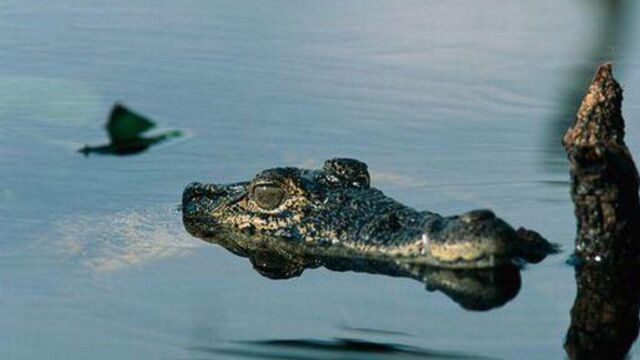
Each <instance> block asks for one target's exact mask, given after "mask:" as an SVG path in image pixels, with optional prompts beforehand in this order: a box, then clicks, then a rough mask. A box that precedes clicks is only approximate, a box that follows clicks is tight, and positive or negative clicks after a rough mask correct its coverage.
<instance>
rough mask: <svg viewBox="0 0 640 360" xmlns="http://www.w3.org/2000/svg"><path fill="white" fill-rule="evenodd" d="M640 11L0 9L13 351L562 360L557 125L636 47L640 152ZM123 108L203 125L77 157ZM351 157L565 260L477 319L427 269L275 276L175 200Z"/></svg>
mask: <svg viewBox="0 0 640 360" xmlns="http://www.w3.org/2000/svg"><path fill="white" fill-rule="evenodd" d="M639 11H640V10H639V9H638V6H637V5H630V6H628V7H627V8H625V10H624V11H621V12H618V13H619V14H621V15H620V16H622V18H620V17H616V18H614V20H613V21H612V20H611V16H610V15H608V14H611V11H610V10H607V8H606V7H604V6H602V5H601V4H600V2H596V1H581V0H568V1H560V2H558V1H537V2H531V1H529V2H524V1H517V2H516V1H514V2H509V3H508V4H507V3H505V2H503V1H497V0H496V1H482V2H479V1H462V0H460V1H446V2H445V1H431V2H418V1H416V2H409V1H402V2H397V1H394V2H382V1H367V2H365V1H322V2H298V1H290V2H287V1H279V2H264V1H226V2H223V1H217V2H210V1H183V2H168V1H136V2H133V3H132V2H129V1H112V2H102V3H91V4H89V3H86V4H83V3H79V2H73V1H58V2H56V3H55V4H53V3H51V2H44V1H30V2H28V3H26V2H20V1H3V2H0V49H1V50H0V79H1V81H0V122H1V126H0V357H1V358H3V359H4V358H7V359H47V358H50V359H58V358H91V359H102V358H104V359H140V358H163V359H183V358H203V359H217V358H235V359H243V358H269V357H270V358H277V359H286V358H293V359H296V358H303V359H316V358H317V359H326V358H335V359H343V358H363V359H364V358H367V359H368V358H373V357H372V355H371V354H370V353H367V351H369V350H371V349H373V350H374V351H375V353H376V356H378V357H379V358H395V357H401V356H402V357H403V358H447V357H449V358H450V357H458V358H460V357H462V358H465V357H466V358H469V357H470V356H476V357H488V358H501V359H514V358H518V359H524V358H528V359H553V358H562V357H563V356H564V355H563V354H564V352H563V349H562V343H563V337H564V335H565V333H566V330H567V327H568V325H569V309H570V307H571V304H572V302H573V298H574V296H575V284H574V271H573V268H571V267H569V266H567V265H565V263H564V262H565V259H566V258H567V257H568V255H569V250H570V249H571V246H572V243H573V237H574V231H575V222H574V219H573V215H572V204H571V202H570V199H569V189H568V182H567V180H568V174H567V171H566V170H565V169H564V168H563V166H562V164H563V162H562V161H560V160H559V159H562V155H561V149H560V147H559V139H558V140H557V141H556V140H555V139H554V136H555V135H550V134H551V133H552V131H550V129H552V128H557V127H558V125H554V124H557V123H558V119H559V118H562V117H565V115H564V114H566V113H567V112H568V113H571V111H572V110H571V108H570V107H568V101H567V100H566V99H567V98H568V97H569V98H570V96H569V95H567V94H571V93H572V91H575V88H576V86H580V84H584V83H586V82H587V81H588V79H589V77H590V74H588V69H590V68H592V67H593V66H595V63H596V62H597V61H599V60H602V59H613V60H615V61H616V75H617V77H618V79H619V80H620V82H621V83H622V84H623V85H625V88H626V92H625V97H626V102H625V105H624V113H625V117H626V119H627V121H628V132H627V134H628V135H627V136H628V141H627V142H628V144H629V147H630V148H631V149H632V151H634V153H635V157H636V158H640V141H639V140H638V139H639V138H640V125H639V123H638V122H637V119H638V118H640V105H638V104H640V101H638V99H639V98H640V71H639V69H640V63H639V62H638V58H639V55H640V49H639V48H638V46H637V39H638V31H639V30H638V28H637V26H635V24H634V21H637V19H638V16H637V15H638V12H639ZM623 25H624V26H623ZM614 28H615V29H618V28H621V29H622V30H615V31H614ZM616 34H617V35H616ZM614 35H615V36H614ZM609 37H611V38H610V39H609ZM603 39H604V40H603ZM607 39H609V40H607ZM585 68H586V69H587V72H586V75H585V71H583V70H582V69H585ZM576 74H578V75H576ZM584 76H586V78H584ZM576 84H578V85H576ZM116 100H122V101H124V102H126V103H127V104H128V105H129V106H131V107H132V108H134V109H136V110H137V111H140V112H141V113H144V114H146V115H148V116H149V117H151V118H153V119H155V120H156V121H157V123H158V124H159V125H160V127H166V128H179V129H183V130H185V131H186V132H187V134H188V135H187V136H186V137H184V138H182V139H180V140H178V141H173V142H168V143H166V144H163V145H161V146H158V147H155V148H153V149H151V150H150V151H148V152H146V153H144V154H141V155H137V156H132V157H126V158H123V157H89V158H84V157H83V156H81V155H80V154H77V153H76V152H75V150H76V149H78V148H80V147H82V146H83V145H85V144H86V143H100V142H101V141H103V140H104V134H103V132H102V129H101V127H102V123H103V121H104V119H105V116H106V114H107V112H108V110H109V108H110V106H111V105H112V103H113V102H114V101H116ZM573 101H575V99H574V100H573ZM567 109H569V110H567ZM550 144H555V145H550ZM554 146H557V147H554ZM558 154H559V155H558ZM334 156H348V157H355V158H358V159H360V160H363V161H365V162H367V163H368V164H369V167H370V169H371V171H372V176H373V183H374V185H375V186H377V187H379V188H381V189H382V190H384V191H385V192H386V193H387V194H389V195H390V196H392V197H395V198H397V199H399V200H401V201H402V202H404V203H406V204H409V205H411V206H414V207H417V208H420V209H429V210H432V211H437V212H440V213H444V214H452V213H457V212H462V211H466V210H469V209H471V208H478V207H489V208H492V209H494V210H495V211H496V213H498V214H499V215H501V216H502V217H504V218H505V219H507V220H508V221H509V222H511V223H514V224H522V225H524V226H527V227H530V228H533V229H536V230H539V231H540V232H541V233H543V234H544V235H545V236H546V237H548V238H549V239H551V240H553V241H556V242H559V243H561V244H562V245H563V247H564V249H565V252H564V253H562V254H560V255H556V256H554V257H551V258H549V259H547V260H546V261H545V262H543V263H542V264H540V265H536V266H531V267H529V268H527V269H526V270H525V271H524V272H523V273H522V289H521V290H520V293H519V294H518V296H517V297H516V298H515V299H514V300H513V301H511V302H509V303H508V304H506V305H504V306H503V307H500V308H499V309H496V310H493V311H490V312H470V311H465V310H463V309H462V308H461V307H460V306H459V305H458V304H456V303H454V302H452V301H451V300H450V299H449V298H447V297H446V296H444V295H443V294H441V293H431V292H427V291H425V289H424V286H423V285H422V284H420V283H418V282H415V281H413V280H410V279H394V278H390V277H383V276H374V275H366V274H356V273H351V272H346V273H336V272H329V271H327V270H322V269H318V270H307V271H306V272H305V273H304V275H303V276H302V277H299V278H295V279H292V280H287V281H272V280H269V279H266V278H263V277H261V276H260V275H258V274H257V273H255V272H254V271H253V270H252V269H251V266H250V265H249V263H248V262H247V261H246V260H245V259H242V258H238V257H235V256H233V255H232V254H230V253H228V252H227V251H226V250H224V249H222V248H220V247H216V246H213V245H209V244H205V243H203V242H201V241H199V240H197V239H195V238H192V237H190V236H189V235H188V234H187V233H186V232H185V231H184V229H183V227H182V224H181V219H180V213H179V212H177V211H176V210H175V208H176V206H177V204H178V203H179V201H180V195H181V191H182V188H183V187H184V185H185V184H187V183H188V182H190V181H193V180H210V181H216V182H231V181H237V180H244V179H247V178H249V177H250V176H252V175H253V174H254V173H255V172H257V171H258V170H259V169H263V168H267V167H272V166H278V165H292V166H309V167H311V166H317V165H320V164H321V163H322V161H323V160H324V159H326V158H330V157H334ZM549 163H553V164H554V165H553V166H548V164H549ZM345 339H347V340H345ZM376 346H378V347H376ZM354 347H355V349H356V350H354ZM385 349H387V350H389V351H386V352H385ZM632 354H633V351H632Z"/></svg>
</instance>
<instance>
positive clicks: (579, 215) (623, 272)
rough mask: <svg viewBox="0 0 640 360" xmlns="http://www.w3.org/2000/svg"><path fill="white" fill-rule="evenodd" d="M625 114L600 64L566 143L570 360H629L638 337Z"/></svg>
mask: <svg viewBox="0 0 640 360" xmlns="http://www.w3.org/2000/svg"><path fill="white" fill-rule="evenodd" d="M621 107H622V88H621V87H620V85H619V84H618V83H617V82H616V80H615V79H614V78H613V74H612V65H611V64H610V63H605V64H603V65H600V66H599V68H598V70H597V72H596V75H595V77H594V79H593V81H592V82H591V85H590V87H589V90H588V92H587V94H586V95H585V97H584V99H583V101H582V104H581V106H580V109H579V111H578V114H577V116H576V119H575V122H574V124H573V125H572V126H571V128H569V129H568V130H567V132H566V134H565V136H564V139H563V140H564V141H563V143H564V146H565V149H566V151H567V154H568V157H569V162H570V170H571V196H572V199H573V202H574V204H575V215H576V220H577V235H576V244H575V256H576V259H577V266H576V285H577V295H576V299H575V302H574V304H573V308H572V309H571V326H570V328H569V330H568V332H567V336H566V340H565V350H566V352H567V354H568V356H569V357H570V358H571V359H624V358H625V356H626V354H627V352H628V351H629V349H630V348H631V345H632V344H633V341H634V340H635V339H636V337H637V336H638V328H639V321H638V309H639V306H640V267H639V266H638V261H637V260H638V253H639V248H640V247H639V243H640V239H639V236H640V232H639V229H640V202H639V200H638V183H639V182H638V171H637V169H636V167H635V164H634V162H633V159H632V157H631V154H630V152H629V149H628V148H627V146H626V144H625V143H624V120H623V118H622V108H621Z"/></svg>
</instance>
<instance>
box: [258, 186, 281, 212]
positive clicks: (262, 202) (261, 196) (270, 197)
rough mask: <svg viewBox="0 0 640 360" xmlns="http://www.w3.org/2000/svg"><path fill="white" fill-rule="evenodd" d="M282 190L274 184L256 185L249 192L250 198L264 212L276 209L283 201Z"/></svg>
mask: <svg viewBox="0 0 640 360" xmlns="http://www.w3.org/2000/svg"><path fill="white" fill-rule="evenodd" d="M284 196H285V192H284V190H283V189H282V188H281V187H279V186H277V185H274V184H262V185H257V186H255V187H254V188H253V191H252V192H251V198H252V199H253V201H255V202H256V204H258V206H260V207H261V208H263V209H265V210H273V209H275V208H277V207H278V206H279V205H280V204H282V201H283V200H284Z"/></svg>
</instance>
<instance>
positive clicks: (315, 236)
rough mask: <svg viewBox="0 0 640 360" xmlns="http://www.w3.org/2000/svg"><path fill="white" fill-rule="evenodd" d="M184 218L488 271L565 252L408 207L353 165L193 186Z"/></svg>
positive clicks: (485, 213)
mask: <svg viewBox="0 0 640 360" xmlns="http://www.w3.org/2000/svg"><path fill="white" fill-rule="evenodd" d="M182 213H183V220H184V222H185V223H187V222H188V223H190V224H191V225H190V232H191V233H192V234H194V235H196V236H200V237H206V236H211V235H212V234H215V233H216V232H217V231H220V228H221V227H222V226H224V227H231V228H234V229H237V230H239V231H243V232H246V233H248V234H259V235H261V236H263V238H266V239H269V238H270V237H271V238H278V239H285V240H286V243H287V244H288V246H290V247H291V248H298V249H302V250H301V251H304V252H305V253H308V254H312V255H315V256H319V255H321V256H337V257H341V258H365V259H377V260H389V261H404V262H410V263H417V264H425V265H428V266H434V267H442V268H453V269H481V268H492V267H498V266H501V265H505V264H512V263H514V262H520V263H522V262H532V263H535V262H539V261H541V260H542V259H543V258H544V257H546V256H547V255H548V254H550V253H553V252H556V251H557V249H558V248H557V245H555V244H552V243H550V242H548V241H547V240H545V239H544V238H543V237H542V236H541V235H539V234H538V233H537V232H535V231H531V230H527V229H525V228H519V229H518V230H515V229H514V228H513V227H511V226H510V225H509V224H507V223H506V222H505V221H504V220H502V219H500V218H499V217H496V216H495V214H494V213H493V212H492V211H490V210H473V211H469V212H467V213H464V214H461V215H455V216H442V215H439V214H437V213H434V212H430V211H418V210H415V209H413V208H411V207H409V206H405V205H403V204H401V203H399V202H398V201H396V200H394V199H392V198H390V197H388V196H386V195H385V194H384V193H383V192H382V191H380V190H378V189H376V188H374V187H371V184H370V175H369V172H368V168H367V165H366V164H365V163H363V162H361V161H358V160H355V159H346V158H334V159H330V160H327V161H325V163H324V165H323V167H322V168H321V169H313V170H311V169H300V168H295V167H280V168H273V169H268V170H264V171H262V172H260V173H258V174H257V175H256V176H255V177H254V178H253V179H252V180H251V181H246V182H239V183H233V184H226V185H218V184H208V183H197V182H195V183H191V184H189V185H188V186H187V187H186V188H185V190H184V192H183V198H182ZM188 230H189V229H188Z"/></svg>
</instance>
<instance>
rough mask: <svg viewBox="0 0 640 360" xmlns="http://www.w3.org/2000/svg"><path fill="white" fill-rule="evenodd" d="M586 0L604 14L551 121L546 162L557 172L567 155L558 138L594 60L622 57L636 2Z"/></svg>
mask: <svg viewBox="0 0 640 360" xmlns="http://www.w3.org/2000/svg"><path fill="white" fill-rule="evenodd" d="M585 4H586V6H593V7H596V11H595V12H596V13H598V14H602V15H601V16H602V21H601V22H600V24H599V25H596V26H595V27H596V29H595V34H594V35H593V36H590V37H589V38H590V39H592V42H591V45H590V49H589V50H588V53H587V54H586V55H585V56H584V57H583V61H579V62H577V63H576V64H575V66H574V67H573V69H572V70H571V73H570V74H569V75H568V76H567V80H566V81H565V82H564V83H565V84H567V85H566V87H565V88H564V89H563V90H562V95H561V96H559V99H560V104H559V106H560V110H559V111H557V112H554V113H553V119H552V121H551V122H550V123H549V129H548V130H547V139H548V140H547V151H546V152H545V158H544V163H545V164H546V166H547V168H548V169H549V170H550V171H552V172H556V173H564V172H565V171H566V158H565V154H564V151H563V150H562V146H561V144H560V142H559V141H558V139H561V138H562V135H563V134H564V132H565V131H566V130H567V128H568V127H569V125H570V122H571V119H572V118H573V116H574V115H575V112H576V109H577V108H578V105H579V104H580V100H581V99H582V96H583V95H584V89H585V88H586V87H587V85H588V84H589V82H590V80H591V77H592V75H593V64H597V63H601V62H604V61H606V60H619V59H621V58H622V57H623V56H624V50H625V46H624V41H623V40H624V35H625V33H626V30H627V23H626V21H625V14H626V12H627V11H628V10H629V8H630V7H631V6H632V1H631V0H603V1H591V2H585Z"/></svg>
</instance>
